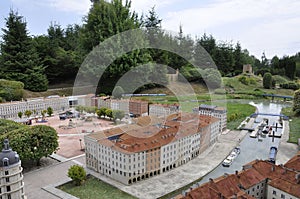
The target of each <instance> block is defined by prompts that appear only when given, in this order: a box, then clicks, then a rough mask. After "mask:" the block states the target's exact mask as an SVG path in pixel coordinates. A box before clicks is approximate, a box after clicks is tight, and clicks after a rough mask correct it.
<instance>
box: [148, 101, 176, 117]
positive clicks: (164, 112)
mask: <svg viewBox="0 0 300 199" xmlns="http://www.w3.org/2000/svg"><path fill="white" fill-rule="evenodd" d="M179 111H180V107H179V105H178V104H172V105H169V104H150V105H149V115H154V116H156V117H167V116H168V115H171V114H174V113H178V112H179Z"/></svg>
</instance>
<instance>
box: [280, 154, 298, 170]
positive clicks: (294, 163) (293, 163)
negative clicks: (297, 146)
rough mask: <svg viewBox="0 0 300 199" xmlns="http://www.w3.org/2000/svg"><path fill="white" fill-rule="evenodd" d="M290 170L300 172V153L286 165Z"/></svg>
mask: <svg viewBox="0 0 300 199" xmlns="http://www.w3.org/2000/svg"><path fill="white" fill-rule="evenodd" d="M284 166H285V167H288V168H290V169H295V170H296V171H299V172H300V151H299V152H298V153H297V154H296V155H295V156H294V157H293V158H291V159H290V160H289V161H288V162H287V163H285V165H284Z"/></svg>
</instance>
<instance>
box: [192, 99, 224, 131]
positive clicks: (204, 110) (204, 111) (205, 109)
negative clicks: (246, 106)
mask: <svg viewBox="0 0 300 199" xmlns="http://www.w3.org/2000/svg"><path fill="white" fill-rule="evenodd" d="M193 112H194V113H199V115H208V116H212V117H216V118H218V119H219V130H220V132H222V131H224V130H225V129H226V128H227V110H226V109H225V108H223V107H217V106H212V105H206V104H201V105H200V106H199V107H197V108H194V109H193Z"/></svg>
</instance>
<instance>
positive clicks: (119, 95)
mask: <svg viewBox="0 0 300 199" xmlns="http://www.w3.org/2000/svg"><path fill="white" fill-rule="evenodd" d="M124 93H125V91H124V89H123V88H122V87H121V86H116V87H115V89H114V90H113V92H112V96H114V98H117V99H120V98H122V95H123V94H124Z"/></svg>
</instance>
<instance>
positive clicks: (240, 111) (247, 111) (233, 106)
mask: <svg viewBox="0 0 300 199" xmlns="http://www.w3.org/2000/svg"><path fill="white" fill-rule="evenodd" d="M254 112H255V107H254V106H252V105H250V104H238V103H227V121H228V123H227V128H228V129H231V130H233V129H236V128H237V127H238V126H239V125H240V124H241V122H242V121H244V120H245V118H246V117H249V116H250V115H251V114H252V113H254Z"/></svg>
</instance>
